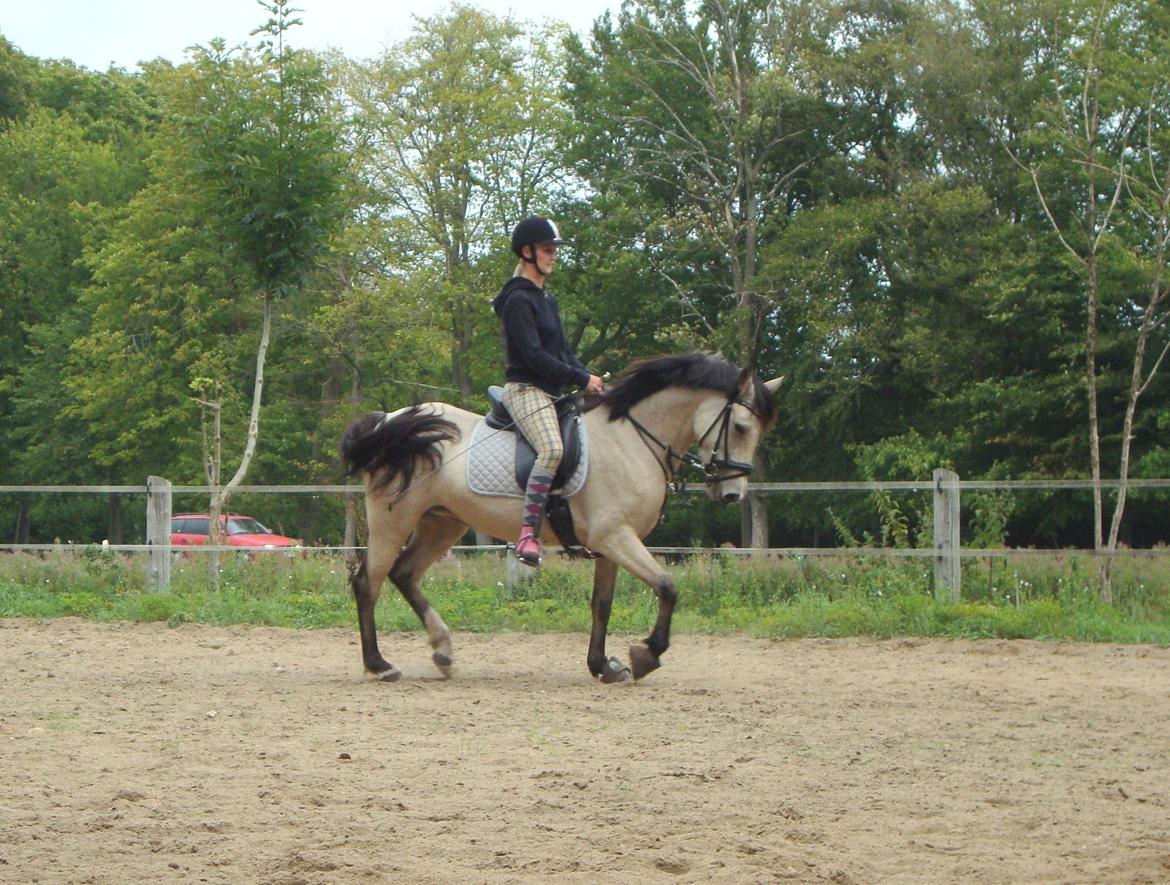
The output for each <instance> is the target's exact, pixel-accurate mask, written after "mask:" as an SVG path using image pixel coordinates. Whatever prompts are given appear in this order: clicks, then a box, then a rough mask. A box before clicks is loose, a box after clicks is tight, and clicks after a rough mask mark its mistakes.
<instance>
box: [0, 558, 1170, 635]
mask: <svg viewBox="0 0 1170 885" xmlns="http://www.w3.org/2000/svg"><path fill="white" fill-rule="evenodd" d="M670 572H671V574H672V576H673V577H674V579H675V582H676V586H677V589H678V591H679V605H678V608H677V609H676V617H675V625H676V630H677V631H679V632H689V633H746V634H750V635H753V636H758V637H765V638H781V639H783V638H796V637H809V636H821V637H840V636H875V637H893V636H945V637H962V638H991V637H995V638H1002V639H1024V638H1027V639H1052V640H1078V641H1089V642H1094V641H1107V642H1150V643H1160V644H1168V643H1170V562H1167V561H1165V560H1159V559H1141V558H1134V559H1127V560H1121V561H1119V562H1118V564H1117V566H1116V568H1115V571H1114V577H1113V592H1114V600H1115V602H1114V605H1113V606H1106V605H1103V604H1102V603H1101V602H1100V597H1099V592H1098V589H1099V587H1098V583H1097V581H1098V579H1097V570H1096V567H1095V564H1094V563H1093V561H1092V560H1091V559H1090V558H1088V557H1083V556H1071V555H1066V554H1054V555H1053V556H1051V557H1043V558H1038V557H1030V558H1027V559H1015V560H1012V559H996V560H989V561H970V562H966V563H965V564H964V570H963V599H962V601H961V602H958V603H950V602H945V601H938V600H936V599H935V596H934V591H933V587H932V572H931V567H930V565H929V563H924V562H922V561H920V560H911V559H885V558H881V557H873V558H858V557H848V558H846V557H841V558H837V557H819V558H788V559H777V560H774V559H740V558H738V557H735V556H733V555H730V554H722V555H717V556H714V557H710V558H695V559H691V560H688V561H687V562H686V563H684V564H680V565H675V566H672V567H670ZM504 575H505V569H504V563H503V561H502V559H501V558H500V557H499V555H498V554H475V555H463V556H453V557H449V558H448V559H445V560H443V561H442V562H440V563H439V564H438V565H436V566H435V568H433V569H432V570H431V572H429V573H428V575H427V577H426V579H425V582H424V592H425V593H426V595H427V597H428V598H429V599H430V601H431V603H432V605H434V606H435V608H437V609H438V610H439V611H440V612H441V613H442V614H443V617H444V619H445V620H446V621H447V623H448V624H449V625H451V627H452V628H453V629H456V630H462V631H475V632H493V631H501V630H512V631H521V632H531V633H539V632H550V631H588V630H589V627H590V612H589V599H590V595H591V593H592V576H591V568H590V566H589V565H588V564H586V563H580V562H571V561H561V560H557V559H552V560H551V561H549V562H548V563H546V565H545V567H544V568H543V569H542V570H541V571H540V572H539V573H537V574H536V575H535V576H533V577H532V578H531V579H530V580H527V581H523V582H520V583H519V584H517V585H516V586H507V585H506V582H505V577H504ZM145 586H146V579H145V571H144V562H143V560H142V559H139V558H134V557H127V556H121V555H117V554H113V553H100V552H98V553H94V552H84V553H79V554H76V555H69V556H53V557H45V558H40V557H37V556H30V555H18V556H5V557H0V617H28V618H53V617H64V616H74V617H82V618H88V619H92V620H100V621H115V620H119V621H159V622H165V623H169V624H179V623H183V622H188V621H194V622H202V623H211V624H268V625H274V626H284V627H294V628H315V627H331V626H343V627H349V626H353V625H354V623H355V617H354V606H353V600H352V599H351V598H350V593H349V585H348V577H347V569H346V566H345V563H344V562H343V561H342V560H340V559H338V558H337V557H335V556H331V555H321V556H309V557H305V558H299V559H288V558H285V557H281V556H264V557H258V558H256V559H254V560H253V559H247V558H235V557H227V558H225V559H224V561H223V564H222V566H221V569H220V572H219V575H218V581H216V582H213V581H212V580H211V579H210V576H209V575H208V572H207V564H206V561H205V560H203V559H192V560H190V561H188V560H178V561H176V562H175V564H174V570H173V577H172V583H171V589H170V591H169V592H168V593H164V594H155V593H148V592H146V590H145ZM383 594H384V598H383V600H382V603H381V604H380V605H379V606H378V611H377V619H378V626H379V628H380V629H382V630H416V629H419V624H418V621H417V619H416V618H415V616H414V613H413V612H412V611H411V609H410V608H409V606H407V605H406V604H405V602H404V601H403V600H402V599H401V597H399V595H398V594H397V592H396V591H395V590H394V588H393V587H392V586H390V585H389V584H388V585H387V586H386V588H385V589H384V591H383ZM656 609H657V602H656V600H655V598H654V595H653V593H652V592H651V591H650V589H649V588H648V587H646V586H645V585H644V584H642V583H641V582H640V581H637V580H635V579H634V578H632V577H631V576H630V575H627V574H625V573H622V574H621V575H620V577H619V580H618V587H617V591H616V594H615V598H614V606H613V615H612V618H611V622H610V629H611V631H612V632H614V633H641V632H644V631H646V630H647V629H648V628H649V626H650V625H651V624H652V623H653V620H654V616H655V612H656Z"/></svg>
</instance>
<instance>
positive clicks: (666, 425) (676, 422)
mask: <svg viewBox="0 0 1170 885" xmlns="http://www.w3.org/2000/svg"><path fill="white" fill-rule="evenodd" d="M715 395H716V394H715V393H714V392H713V391H710V390H693V389H691V388H687V387H668V388H666V389H665V390H660V391H659V392H658V393H654V394H651V395H650V396H648V397H646V398H645V399H644V400H642V401H641V402H640V403H638V404H637V405H636V406H634V407H633V408H632V409H630V414H631V415H632V416H633V417H634V418H636V419H637V420H638V421H639V422H641V424H642V425H643V426H644V427H645V428H646V429H647V430H649V431H650V432H651V433H653V434H654V435H655V436H656V437H658V438H659V439H660V440H662V441H663V442H664V443H666V444H667V445H669V446H670V447H671V448H672V449H674V450H675V451H676V452H685V451H686V450H687V449H689V448H690V447H691V444H692V443H693V442H694V441H695V430H694V427H695V412H696V411H698V409H699V407H700V406H701V405H702V404H703V403H704V402H706V401H707V400H708V399H709V398H711V397H712V396H715Z"/></svg>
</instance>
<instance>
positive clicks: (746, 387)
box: [737, 369, 756, 402]
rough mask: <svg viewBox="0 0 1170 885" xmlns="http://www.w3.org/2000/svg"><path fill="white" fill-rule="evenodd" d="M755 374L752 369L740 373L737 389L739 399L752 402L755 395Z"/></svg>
mask: <svg viewBox="0 0 1170 885" xmlns="http://www.w3.org/2000/svg"><path fill="white" fill-rule="evenodd" d="M755 383H756V380H755V372H753V371H752V370H751V369H742V370H741V371H740V373H739V381H738V382H737V389H738V390H739V398H740V399H744V400H747V401H748V402H751V400H752V397H753V396H754V395H755Z"/></svg>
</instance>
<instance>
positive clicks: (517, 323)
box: [492, 215, 602, 566]
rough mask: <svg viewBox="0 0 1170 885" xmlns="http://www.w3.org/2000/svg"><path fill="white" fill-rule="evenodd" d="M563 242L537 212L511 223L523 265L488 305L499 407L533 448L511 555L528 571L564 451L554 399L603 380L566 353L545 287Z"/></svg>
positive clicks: (594, 389) (592, 389)
mask: <svg viewBox="0 0 1170 885" xmlns="http://www.w3.org/2000/svg"><path fill="white" fill-rule="evenodd" d="M562 242H563V240H561V236H560V232H559V231H558V230H557V227H556V225H555V224H553V223H552V222H551V221H549V220H548V219H547V218H542V217H541V216H539V215H533V216H532V217H531V218H526V219H524V220H523V221H521V222H520V223H519V224H518V225H516V229H515V230H514V231H513V232H512V251H513V252H515V253H516V255H517V256H518V257H519V258H520V262H519V263H518V264H517V265H516V269H515V271H513V273H512V278H511V279H510V280H508V282H506V283H504V288H502V289H501V290H500V294H499V295H497V296H496V298H495V300H494V301H493V302H492V307H493V309H494V310H495V312H496V314H497V315H498V316H499V317H500V332H501V337H502V339H503V345H504V362H505V367H504V377H505V379H506V380H507V383H506V384H505V385H504V407H505V408H506V409H507V410H508V413H509V414H510V415H511V416H512V420H513V421H514V422H515V423H516V426H517V427H518V428H519V430H520V432H521V433H523V434H524V437H525V438H526V439H527V440H528V442H530V443H531V444H532V448H533V449H535V450H536V461H535V463H534V464H533V465H532V472H531V473H530V474H529V476H528V486H527V488H525V490H524V511H523V518H522V520H521V526H520V536H519V538H518V539H517V541H516V558H517V559H519V560H520V561H521V562H523V563H525V564H526V565H530V566H539V565H540V563H541V559H542V556H541V554H542V551H541V546H540V528H541V525H542V524H543V522H544V512H545V509H546V508H547V507H548V496H549V493H550V492H551V491H552V484H553V477H555V476H556V473H557V467H559V466H560V463H561V457H562V456H563V454H564V452H563V446H562V444H561V430H560V426H559V424H558V422H557V410H556V403H555V398H556V396H557V394H558V393H560V391H561V389H562V388H563V387H565V386H567V385H569V384H576V385H577V386H578V387H582V388H584V389H585V392H586V393H601V391H602V382H601V378H600V377H598V376H597V375H595V374H594V373H593V372H591V371H589V370H588V369H587V368H585V366H584V365H583V364H582V363H581V361H580V360H579V359H577V357H576V355H575V354H574V353H573V351H572V349H570V347H569V343H568V341H567V340H566V339H565V330H564V327H563V326H562V325H561V314H560V309H559V308H558V306H557V302H556V299H555V298H553V297H552V295H551V294H550V293H549V291H548V289H546V288H545V287H544V281H545V278H546V277H547V276H548V275H549V274H550V273H552V269H553V265H555V264H556V261H557V246H559V245H560V244H561V243H562Z"/></svg>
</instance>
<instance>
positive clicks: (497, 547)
mask: <svg viewBox="0 0 1170 885" xmlns="http://www.w3.org/2000/svg"><path fill="white" fill-rule="evenodd" d="M1095 487H1096V488H1101V489H1118V488H1122V487H1126V488H1129V489H1170V479H1133V480H1127V481H1126V482H1124V483H1123V482H1122V481H1120V480H1117V479H1102V480H1100V481H1099V482H1097V483H1094V481H1093V480H1089V479H1023V480H964V479H961V478H960V477H959V476H958V475H956V474H954V473H952V472H950V471H946V470H936V471H934V475H933V476H932V478H931V479H930V480H929V481H925V480H924V481H892V482H758V483H748V498H749V499H750V498H751V497H752V496H761V497H762V496H768V495H775V494H784V493H804V492H876V491H885V492H930V493H931V494H932V496H933V501H934V538H933V546H932V547H930V548H921V547H919V548H891V547H753V546H746V547H735V548H700V547H650V548H649V550H650V551H651V552H652V553H657V554H667V555H672V554H673V555H683V556H685V555H694V554H702V553H711V554H714V553H719V554H722V555H734V556H775V557H892V558H917V559H931V560H933V562H934V576H935V588H936V592H938V593H939V594H940V595H942V596H945V597H947V598H950V599H954V600H957V599H958V598H959V596H960V591H961V581H962V570H961V561H962V560H963V559H987V558H995V559H999V558H1011V557H1039V556H1053V555H1061V554H1063V555H1081V556H1091V557H1098V558H1100V557H1161V556H1170V548H1167V549H1162V548H1159V549H1153V550H1140V549H1139V550H1134V549H1129V548H1126V549H1120V550H1086V549H1080V548H1065V549H1057V550H1035V549H1020V548H972V547H963V546H962V544H961V540H960V537H959V513H960V503H961V497H962V493H963V492H964V491H990V490H1036V491H1056V490H1090V489H1093V488H1095ZM705 490H706V489H705V486H704V485H703V484H702V483H687V484H686V485H684V486H682V488H681V491H682V492H683V493H686V494H698V493H702V492H705ZM216 491H219V489H218V488H216V487H212V486H205V485H184V486H180V485H173V484H172V483H170V482H169V481H167V480H166V479H163V478H162V477H154V476H152V477H150V478H149V479H148V480H147V484H146V485H49V486H44V485H42V486H36V485H0V494H7V495H17V496H26V495H32V494H114V495H145V496H146V511H147V542H146V543H145V544H110V543H107V542H102V543H93V544H61V543H53V544H27V543H24V544H21V543H14V544H4V543H0V550H9V551H13V552H35V553H48V552H54V553H59V552H69V551H72V552H77V551H81V550H103V551H111V552H119V553H145V554H147V555H148V557H149V570H148V574H149V576H150V585H151V587H152V589H155V590H165V589H166V587H167V586H168V585H169V583H170V568H171V562H172V559H173V554H175V553H176V552H179V551H183V552H188V551H195V552H201V553H239V552H241V549H242V548H239V547H228V546H217V547H210V546H207V545H199V546H185V545H184V546H172V545H171V542H170V520H171V513H172V507H171V500H172V498H173V496H174V495H209V494H211V493H212V492H216ZM235 491H236V493H238V494H285V495H288V494H293V495H298V494H299V495H304V494H310V495H338V496H343V497H353V498H357V497H360V496H362V495H363V494H364V488H363V487H362V486H360V485H248V486H238V487H237V488H236V490H235ZM744 504H745V505H746V504H747V501H745V502H744ZM350 518H351V513H350V512H347V523H348V520H349V519H350ZM352 530H353V527H352V526H351V525H348V524H347V527H346V538H347V539H350V538H352V537H353V534H352ZM754 537H755V534H754V533H745V538H754ZM311 549H312V550H314V551H320V552H334V553H352V552H354V551H358V550H362V549H364V548H362V547H359V546H356V545H354V544H347V545H342V546H317V545H314V546H313V547H312V548H311ZM454 549H455V550H457V551H479V552H488V551H502V550H506V549H507V545H502V544H490V543H485V544H478V545H475V546H471V547H465V546H457V547H455V548H454ZM552 549H556V548H555V547H554V548H552Z"/></svg>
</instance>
